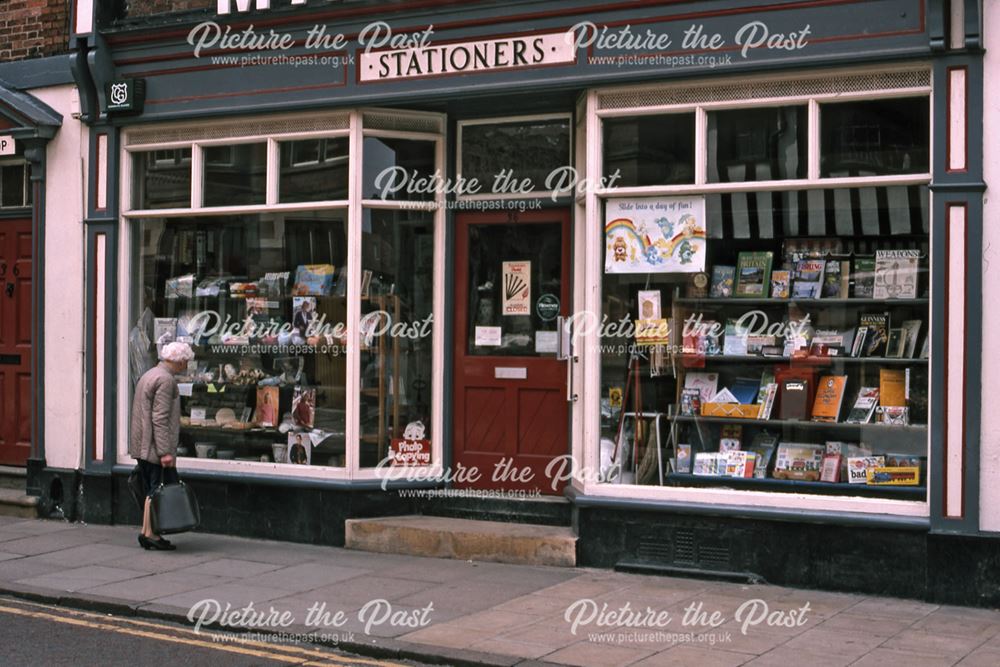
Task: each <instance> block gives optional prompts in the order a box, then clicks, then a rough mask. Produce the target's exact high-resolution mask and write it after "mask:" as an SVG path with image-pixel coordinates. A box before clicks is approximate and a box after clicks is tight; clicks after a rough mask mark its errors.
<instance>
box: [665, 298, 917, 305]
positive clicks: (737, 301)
mask: <svg viewBox="0 0 1000 667" xmlns="http://www.w3.org/2000/svg"><path fill="white" fill-rule="evenodd" d="M674 303H676V304H686V305H691V304H713V305H719V306H733V305H743V306H769V305H770V306H779V305H782V304H788V303H795V304H799V305H807V306H925V305H927V304H928V303H930V299H927V298H918V299H850V298H849V299H834V298H829V299H792V298H788V299H773V298H749V297H747V298H743V297H678V298H676V299H674Z"/></svg>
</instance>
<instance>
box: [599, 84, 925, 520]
mask: <svg viewBox="0 0 1000 667" xmlns="http://www.w3.org/2000/svg"><path fill="white" fill-rule="evenodd" d="M927 105H928V102H927V98H926V97H920V98H912V99H910V98H907V99H901V100H876V101H872V102H846V103H836V104H823V105H821V125H820V127H817V128H809V127H808V118H807V114H806V113H805V109H806V107H805V106H804V105H802V106H785V107H776V108H766V109H759V108H753V109H739V110H727V111H718V112H716V111H709V112H707V113H706V116H707V128H706V129H707V132H706V133H705V134H706V137H705V146H703V147H701V148H700V149H699V150H701V149H703V150H704V151H705V157H706V160H705V165H706V167H707V180H708V181H709V182H712V183H726V182H734V183H748V182H756V181H762V182H764V181H773V180H778V179H781V180H785V179H789V180H793V179H805V178H806V177H807V172H808V168H807V166H808V164H809V163H810V157H811V158H812V159H813V160H815V161H816V162H815V163H818V164H821V165H822V169H821V174H820V175H821V177H859V176H862V177H864V176H867V177H872V179H871V180H870V182H860V183H857V184H856V185H854V186H852V187H841V188H822V189H819V188H817V187H815V186H819V185H821V184H822V183H821V181H817V182H816V184H815V186H814V187H812V188H810V189H800V190H781V191H773V190H769V189H767V186H766V185H763V186H762V187H761V188H760V189H758V190H755V191H749V192H747V191H744V190H741V191H737V192H719V191H718V190H712V191H710V192H707V193H702V192H698V191H697V189H695V188H691V189H690V191H686V192H684V193H677V191H676V190H674V191H672V192H669V193H664V194H663V195H661V196H653V195H649V194H648V192H643V193H642V194H643V196H642V197H624V196H623V197H614V196H609V197H608V198H607V199H604V200H603V202H602V205H603V221H604V223H605V233H604V246H605V247H604V255H603V262H602V269H603V274H604V275H603V278H602V302H601V308H602V312H601V313H599V316H600V317H601V321H602V322H611V323H625V324H626V325H629V326H626V327H620V326H614V327H603V328H602V329H601V338H600V348H599V349H600V350H601V385H600V398H599V405H600V420H601V442H600V456H599V460H600V467H601V481H603V482H605V483H615V484H632V485H653V486H668V487H723V488H734V489H746V490H758V491H772V492H788V493H814V494H826V495H844V496H875V497H882V498H892V499H901V500H925V499H926V497H927V453H928V393H929V377H928V368H929V359H928V358H929V347H930V345H929V331H930V326H929V325H930V307H929V302H930V298H929V297H930V284H929V261H930V255H929V250H930V217H929V206H928V198H929V196H928V187H927V185H926V181H921V179H919V178H916V179H914V183H912V184H898V181H897V182H894V183H887V182H885V181H884V180H883V181H882V182H879V179H878V178H877V177H878V176H880V175H889V174H918V175H919V174H926V173H927V171H928V168H929V167H928V162H927V153H928V146H929V141H930V133H929V122H928V116H927V109H928V106H927ZM651 118H656V117H641V118H640V119H639V121H635V120H625V119H622V118H612V119H608V120H605V121H604V122H603V125H604V129H603V132H604V151H605V158H604V170H605V173H607V172H608V170H609V166H610V165H611V164H613V163H614V162H613V157H614V156H617V155H621V154H624V153H625V152H626V150H627V149H626V148H625V147H622V146H619V145H617V144H616V143H615V138H616V136H625V137H626V141H625V142H624V146H629V145H632V143H633V141H632V140H629V139H628V137H629V136H630V135H627V134H626V135H616V132H621V131H622V130H621V128H622V127H638V126H639V125H638V124H639V123H640V122H646V123H649V122H650V119H651ZM660 118H662V117H660ZM630 123H631V124H632V125H630ZM652 127H653V128H654V129H651V130H650V131H651V132H656V131H657V130H656V129H655V128H656V127H657V126H652ZM658 127H659V130H660V131H662V133H663V136H661V137H659V138H658V137H656V136H655V135H654V136H651V137H650V138H649V139H648V140H645V139H644V140H643V141H642V142H641V143H642V145H649V146H655V145H657V144H658V143H659V145H664V144H666V143H670V144H672V145H676V143H677V139H676V133H675V129H674V128H675V127H676V126H668V125H667V124H665V123H661V124H660V125H659V126H658ZM810 131H812V132H814V133H817V134H818V138H820V139H821V141H819V142H814V144H813V145H814V146H815V147H817V148H818V150H819V154H818V155H813V156H810V155H809V151H808V148H807V146H808V145H809V143H810V142H809V141H808V137H809V133H810ZM692 141H693V139H692ZM609 155H610V156H612V157H609ZM692 161H693V158H692ZM686 163H687V162H684V164H686ZM635 168H636V169H637V170H638V173H635V174H634V175H630V176H628V177H627V178H626V181H627V183H630V184H632V185H646V184H651V183H657V184H666V183H668V182H669V181H668V180H667V179H664V178H663V177H662V176H660V175H658V174H660V173H661V170H662V168H663V167H662V164H661V163H659V162H657V161H652V162H649V163H647V164H646V166H643V164H642V163H641V162H640V163H638V164H637V165H636V167H635ZM623 172H624V170H623ZM650 174H654V175H656V176H655V177H654V176H651V175H650ZM608 194H609V195H610V193H608ZM660 325H662V326H660Z"/></svg>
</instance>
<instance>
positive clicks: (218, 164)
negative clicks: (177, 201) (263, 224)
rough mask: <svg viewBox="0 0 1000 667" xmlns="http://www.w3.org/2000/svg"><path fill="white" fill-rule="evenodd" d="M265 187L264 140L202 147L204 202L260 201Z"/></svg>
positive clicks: (237, 203)
mask: <svg viewBox="0 0 1000 667" xmlns="http://www.w3.org/2000/svg"><path fill="white" fill-rule="evenodd" d="M266 189H267V144H266V143H259V144H239V145H236V146H211V147H208V148H206V149H205V206H245V205H249V204H263V203H264V201H265V196H266V195H265V192H266Z"/></svg>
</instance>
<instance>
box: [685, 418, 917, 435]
mask: <svg viewBox="0 0 1000 667" xmlns="http://www.w3.org/2000/svg"><path fill="white" fill-rule="evenodd" d="M668 420H673V421H676V422H680V423H695V422H700V423H705V424H749V425H752V426H773V427H774V428H799V429H808V430H829V431H836V430H841V431H842V430H845V429H846V430H858V429H872V430H875V431H882V432H885V433H926V432H927V424H910V425H908V426H895V425H889V424H878V423H870V424H848V423H846V422H814V421H803V420H797V419H734V418H732V417H704V416H695V417H690V416H687V415H674V416H672V417H668Z"/></svg>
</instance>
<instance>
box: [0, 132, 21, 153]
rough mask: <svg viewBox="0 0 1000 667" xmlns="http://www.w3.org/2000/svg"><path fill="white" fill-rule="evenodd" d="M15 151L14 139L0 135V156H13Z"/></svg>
mask: <svg viewBox="0 0 1000 667" xmlns="http://www.w3.org/2000/svg"><path fill="white" fill-rule="evenodd" d="M16 151H17V147H16V146H15V145H14V137H12V136H10V135H9V134H0V155H14V154H15V152H16Z"/></svg>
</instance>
